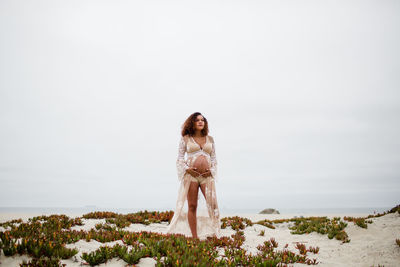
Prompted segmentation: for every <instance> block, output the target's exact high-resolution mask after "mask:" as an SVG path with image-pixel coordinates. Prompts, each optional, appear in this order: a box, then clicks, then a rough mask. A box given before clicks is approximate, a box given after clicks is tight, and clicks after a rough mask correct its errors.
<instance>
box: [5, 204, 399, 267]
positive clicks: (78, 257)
mask: <svg viewBox="0 0 400 267" xmlns="http://www.w3.org/2000/svg"><path fill="white" fill-rule="evenodd" d="M389 213H397V214H400V206H396V207H394V208H393V209H391V210H389V211H386V212H384V213H380V214H376V215H369V216H367V217H360V218H353V217H344V218H343V220H344V221H348V222H354V224H355V225H357V226H358V227H360V228H367V227H366V225H367V223H369V224H371V223H373V222H372V220H368V219H371V218H377V217H381V216H384V215H386V214H389ZM172 216H173V212H172V211H167V212H157V211H152V212H149V211H147V210H145V211H140V212H137V213H129V214H118V213H113V212H92V213H88V214H84V215H82V216H81V217H76V218H70V217H68V216H66V215H50V216H44V215H43V216H37V217H33V218H29V219H28V221H27V222H23V221H22V219H18V220H10V221H7V222H4V223H0V227H1V228H0V249H1V250H2V252H3V253H4V255H5V256H6V257H10V256H13V255H29V257H30V259H29V260H28V261H25V260H24V261H23V262H21V263H20V266H65V263H62V261H61V260H66V259H74V260H75V261H78V262H79V261H80V262H82V263H84V264H89V265H92V266H93V265H98V264H101V263H106V262H108V261H109V260H111V259H113V258H118V259H121V260H123V261H124V262H125V263H126V264H130V265H135V264H138V263H139V261H140V260H141V259H142V258H152V259H154V261H155V265H156V266H193V265H196V266H287V265H288V264H295V263H303V264H309V265H315V264H318V261H317V259H316V258H314V257H315V256H314V255H315V254H317V253H319V250H320V249H319V247H317V246H311V245H306V244H303V243H301V242H296V244H295V246H294V247H295V249H292V250H290V249H289V248H288V244H286V245H285V246H283V247H282V249H278V241H279V240H275V238H273V237H270V238H269V239H267V238H266V240H264V241H263V242H262V244H259V245H258V246H257V252H256V253H251V252H250V253H249V252H248V251H247V250H246V249H245V248H244V242H245V241H246V236H245V234H244V230H245V229H246V228H247V227H251V226H254V225H259V226H260V227H263V226H265V227H267V228H263V229H262V230H260V232H259V234H258V236H264V234H265V230H266V229H270V230H271V231H277V230H274V229H275V228H276V227H278V226H279V225H280V224H283V223H287V228H288V229H289V230H290V233H291V234H292V235H303V234H309V233H312V232H315V233H319V234H321V235H327V237H328V238H329V239H333V238H335V239H337V240H341V241H342V243H349V242H350V239H349V238H348V235H347V233H346V232H345V230H346V227H347V225H348V224H347V223H346V222H344V221H342V220H341V218H340V217H334V218H332V219H328V218H327V217H304V218H303V217H302V218H290V219H277V220H261V221H255V222H253V221H251V220H250V219H248V218H243V217H239V216H234V217H224V218H222V219H221V223H222V224H221V227H222V228H223V229H226V228H228V227H230V229H232V230H233V231H235V232H234V234H231V235H230V236H222V237H220V238H217V237H215V236H214V237H208V238H207V239H205V240H199V239H193V238H190V237H185V236H184V235H179V234H162V233H157V232H151V231H129V230H128V229H127V228H129V226H130V225H131V224H143V225H150V224H162V223H164V225H165V224H167V223H168V222H170V220H171V219H172ZM91 219H92V220H99V221H100V220H101V222H99V223H96V224H95V225H94V227H92V228H90V230H83V229H79V226H83V225H84V223H83V221H88V220H91ZM77 229H79V230H77ZM92 240H96V241H97V242H99V243H100V244H102V245H100V246H99V247H98V248H97V249H96V250H93V251H91V252H82V251H79V250H78V249H77V248H75V247H74V244H77V243H79V242H90V241H92ZM398 240H399V239H394V240H393V243H394V244H396V243H397V244H399V243H400V242H399V241H398ZM110 243H111V244H112V245H110ZM283 244H284V243H283ZM396 246H397V245H396ZM399 246H400V245H399ZM0 255H1V254H0ZM2 260H3V259H2V258H0V264H1V261H2ZM63 262H65V261H63Z"/></svg>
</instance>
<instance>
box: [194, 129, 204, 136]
mask: <svg viewBox="0 0 400 267" xmlns="http://www.w3.org/2000/svg"><path fill="white" fill-rule="evenodd" d="M193 137H203V135H202V134H201V131H198V130H196V131H195V132H194V134H193Z"/></svg>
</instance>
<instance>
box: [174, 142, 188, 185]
mask: <svg viewBox="0 0 400 267" xmlns="http://www.w3.org/2000/svg"><path fill="white" fill-rule="evenodd" d="M185 152H186V143H185V140H184V138H183V136H182V137H181V140H180V142H179V149H178V158H177V160H176V169H177V172H178V180H179V181H182V180H183V177H184V176H185V173H186V170H187V169H189V166H188V165H187V163H186V161H185Z"/></svg>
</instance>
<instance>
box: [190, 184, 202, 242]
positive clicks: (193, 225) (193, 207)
mask: <svg viewBox="0 0 400 267" xmlns="http://www.w3.org/2000/svg"><path fill="white" fill-rule="evenodd" d="M198 193H199V183H198V182H193V181H192V182H190V186H189V191H188V195H187V199H188V221H189V226H190V230H191V231H192V237H193V238H198V236H197V220H196V211H197V195H198Z"/></svg>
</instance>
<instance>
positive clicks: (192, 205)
mask: <svg viewBox="0 0 400 267" xmlns="http://www.w3.org/2000/svg"><path fill="white" fill-rule="evenodd" d="M196 209H197V204H189V211H191V212H195V211H196Z"/></svg>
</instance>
